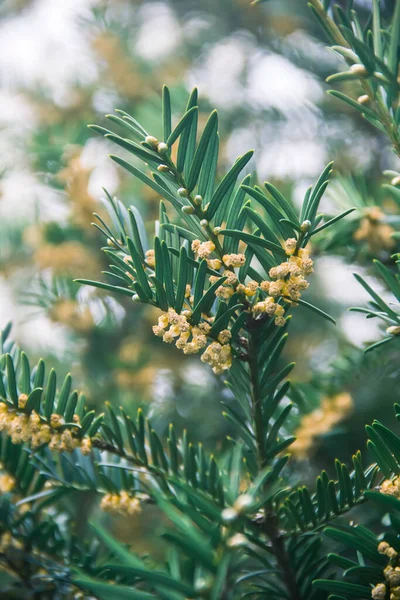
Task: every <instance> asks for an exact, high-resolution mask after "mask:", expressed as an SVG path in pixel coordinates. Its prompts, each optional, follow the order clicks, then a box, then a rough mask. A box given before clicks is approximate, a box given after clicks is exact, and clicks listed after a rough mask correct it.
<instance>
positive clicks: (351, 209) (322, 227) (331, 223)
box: [310, 208, 357, 237]
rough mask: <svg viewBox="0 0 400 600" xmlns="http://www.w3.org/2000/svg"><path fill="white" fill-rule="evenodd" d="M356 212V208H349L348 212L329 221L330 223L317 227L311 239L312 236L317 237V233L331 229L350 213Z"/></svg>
mask: <svg viewBox="0 0 400 600" xmlns="http://www.w3.org/2000/svg"><path fill="white" fill-rule="evenodd" d="M355 210H357V209H356V208H349V209H348V210H345V211H344V212H342V213H341V214H340V215H337V216H336V217H333V218H332V219H329V221H326V223H324V224H323V225H321V226H320V227H317V228H316V229H314V230H313V231H312V232H311V233H310V237H311V236H312V235H315V234H316V233H319V232H320V231H323V230H324V229H326V228H327V227H330V226H331V225H333V224H334V223H336V222H337V221H339V220H340V219H343V218H344V217H346V216H347V215H349V214H350V213H352V212H354V211H355Z"/></svg>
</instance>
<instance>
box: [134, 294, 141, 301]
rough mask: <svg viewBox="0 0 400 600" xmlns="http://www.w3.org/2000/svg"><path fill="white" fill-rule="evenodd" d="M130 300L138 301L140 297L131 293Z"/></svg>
mask: <svg viewBox="0 0 400 600" xmlns="http://www.w3.org/2000/svg"><path fill="white" fill-rule="evenodd" d="M132 301H133V302H140V298H139V296H138V295H137V294H133V296H132Z"/></svg>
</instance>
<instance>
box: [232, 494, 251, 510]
mask: <svg viewBox="0 0 400 600" xmlns="http://www.w3.org/2000/svg"><path fill="white" fill-rule="evenodd" d="M252 504H253V498H252V496H250V494H242V495H241V496H239V497H238V498H237V499H236V501H235V503H234V505H233V508H234V509H235V510H236V511H237V512H238V513H243V512H246V510H248V509H249V508H250V506H251V505H252Z"/></svg>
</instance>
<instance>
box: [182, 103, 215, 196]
mask: <svg viewBox="0 0 400 600" xmlns="http://www.w3.org/2000/svg"><path fill="white" fill-rule="evenodd" d="M217 130H218V114H217V111H216V110H214V111H213V112H212V113H211V115H210V116H209V118H208V120H207V123H206V125H205V127H204V131H203V134H202V136H201V138H200V141H199V144H198V146H197V150H196V153H195V155H194V159H193V162H192V165H191V168H190V173H189V177H188V181H187V188H188V190H189V192H192V191H193V189H194V188H195V186H196V183H197V180H198V178H199V175H200V170H201V169H202V167H203V172H204V176H205V178H207V180H208V178H209V177H210V176H211V175H212V173H211V174H210V167H211V165H212V164H213V157H214V153H215V145H216V143H217V137H216V136H217ZM206 163H207V164H206ZM205 167H206V168H205ZM207 167H208V168H207ZM205 183H206V182H205V181H204V180H202V181H201V185H199V194H200V195H202V193H203V194H204V192H205V191H206V189H207V187H208V186H207V185H205ZM207 183H208V182H207ZM200 188H201V189H200Z"/></svg>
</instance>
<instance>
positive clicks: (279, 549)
mask: <svg viewBox="0 0 400 600" xmlns="http://www.w3.org/2000/svg"><path fill="white" fill-rule="evenodd" d="M265 532H266V534H267V535H268V537H269V539H270V540H271V548H272V550H273V552H274V554H275V557H276V560H277V563H278V565H279V567H280V568H281V571H282V573H283V576H284V584H285V586H286V588H287V591H288V592H289V597H290V599H291V600H302V599H301V596H300V592H299V589H298V586H297V581H296V576H295V573H294V571H293V568H292V565H291V564H290V559H289V555H288V553H287V551H286V548H285V541H284V538H283V536H282V535H281V534H280V532H279V523H278V518H277V516H276V515H274V514H269V515H266V517H265Z"/></svg>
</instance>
